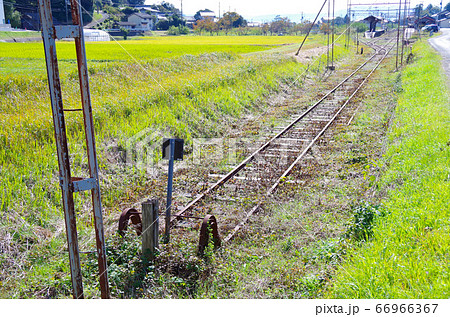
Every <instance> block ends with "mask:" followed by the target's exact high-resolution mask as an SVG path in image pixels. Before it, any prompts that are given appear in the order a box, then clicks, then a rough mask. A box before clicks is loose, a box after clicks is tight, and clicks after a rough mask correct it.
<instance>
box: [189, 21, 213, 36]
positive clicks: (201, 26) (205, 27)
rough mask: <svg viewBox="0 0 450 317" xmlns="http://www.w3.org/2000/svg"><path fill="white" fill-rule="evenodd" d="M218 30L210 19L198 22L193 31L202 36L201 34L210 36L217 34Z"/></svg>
mask: <svg viewBox="0 0 450 317" xmlns="http://www.w3.org/2000/svg"><path fill="white" fill-rule="evenodd" d="M218 30H219V26H218V24H217V23H215V22H214V21H213V20H211V19H205V20H198V21H197V22H195V24H194V31H197V32H199V33H200V34H202V32H209V33H210V34H211V35H213V33H214V32H218Z"/></svg>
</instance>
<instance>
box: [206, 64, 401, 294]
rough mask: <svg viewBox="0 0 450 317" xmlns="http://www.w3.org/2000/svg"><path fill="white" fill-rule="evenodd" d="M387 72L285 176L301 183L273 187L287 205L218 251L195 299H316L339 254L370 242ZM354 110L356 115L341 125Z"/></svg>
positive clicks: (386, 111)
mask: <svg viewBox="0 0 450 317" xmlns="http://www.w3.org/2000/svg"><path fill="white" fill-rule="evenodd" d="M392 67H393V64H392V60H391V61H390V62H389V63H387V64H385V65H384V66H382V67H381V68H380V69H379V70H378V71H377V73H375V77H373V78H372V79H371V80H370V81H369V83H368V85H367V86H366V89H365V90H364V93H362V94H360V97H359V98H360V99H357V100H355V101H354V102H352V104H351V105H350V107H349V109H348V111H346V113H345V114H344V118H343V119H342V120H341V121H340V123H339V124H337V125H335V127H334V128H333V129H332V130H330V131H329V132H328V133H327V135H326V136H325V138H324V139H325V141H324V142H322V143H321V144H319V146H318V147H317V149H316V150H317V151H315V153H319V154H317V155H320V156H321V160H319V161H318V162H316V163H314V164H310V165H309V166H307V167H304V168H303V169H302V170H297V171H296V172H295V173H294V175H293V176H292V177H289V178H288V179H287V181H293V180H299V181H300V184H295V183H286V184H285V185H284V186H283V187H282V188H280V190H279V196H277V198H275V199H276V200H277V199H281V197H287V199H286V200H287V201H276V202H273V203H269V204H267V205H266V206H265V207H264V208H263V210H262V211H261V212H260V213H259V214H258V215H257V216H255V217H254V218H252V219H251V220H250V222H249V223H248V225H247V226H246V227H245V228H244V230H242V232H240V233H239V234H238V236H237V237H236V238H235V239H234V240H233V242H232V244H230V245H228V246H225V247H224V248H223V249H222V250H221V251H219V252H218V253H217V255H216V257H215V262H216V266H215V267H214V271H213V274H212V275H211V276H209V277H208V278H207V279H205V280H203V281H202V282H201V284H200V285H199V290H198V294H197V297H201V298H317V297H321V296H323V293H324V289H325V286H326V285H327V284H328V283H329V281H330V280H331V279H332V276H333V274H334V270H335V268H336V267H338V265H339V263H340V262H341V261H342V257H343V256H345V254H347V252H351V250H352V249H353V248H354V247H355V246H357V245H359V244H361V243H364V241H366V239H370V236H371V235H372V233H373V226H374V224H375V223H376V222H377V221H378V219H380V218H383V217H385V211H384V209H383V208H382V207H380V206H378V205H377V196H375V197H374V196H373V191H372V190H371V188H372V186H373V184H374V182H375V180H376V178H377V175H378V173H379V166H378V164H377V162H378V160H379V159H380V158H381V153H382V152H383V147H384V143H383V139H384V137H383V136H384V135H385V133H386V130H387V127H388V124H389V120H390V117H391V113H392V108H393V107H392V105H393V104H394V102H395V100H394V99H393V96H394V94H395V90H394V88H392V87H393V83H394V80H395V78H392V77H389V76H388V73H389V71H390V70H392ZM386 78H388V79H387V80H386ZM386 91H389V92H391V93H389V94H386ZM358 106H360V110H359V111H360V113H359V114H358V116H357V117H356V119H355V121H354V122H353V124H352V125H350V126H347V125H346V123H347V122H348V120H349V118H350V117H351V116H352V115H353V114H354V111H355V110H356V108H357V107H358ZM368 131H370V132H368ZM320 162H321V163H320Z"/></svg>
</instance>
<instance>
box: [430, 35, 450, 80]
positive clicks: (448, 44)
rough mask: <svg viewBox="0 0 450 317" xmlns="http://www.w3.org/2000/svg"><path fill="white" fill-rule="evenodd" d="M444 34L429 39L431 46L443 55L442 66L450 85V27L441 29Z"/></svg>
mask: <svg viewBox="0 0 450 317" xmlns="http://www.w3.org/2000/svg"><path fill="white" fill-rule="evenodd" d="M441 32H442V35H441V36H438V37H433V38H431V39H429V40H428V41H429V42H430V44H431V46H433V48H434V49H435V50H437V51H438V52H439V53H440V54H441V55H442V66H443V67H444V70H445V73H446V74H447V77H448V79H449V80H448V82H447V83H448V84H449V85H450V29H441Z"/></svg>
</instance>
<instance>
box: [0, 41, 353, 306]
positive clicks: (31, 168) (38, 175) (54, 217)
mask: <svg viewBox="0 0 450 317" xmlns="http://www.w3.org/2000/svg"><path fill="white" fill-rule="evenodd" d="M300 39H301V38H300V37H298V38H296V37H223V38H221V37H177V38H170V37H167V38H161V37H158V38H157V39H156V38H155V39H153V38H150V39H144V40H140V41H121V42H119V43H116V42H109V43H89V44H87V48H86V49H87V54H88V59H89V61H88V64H89V74H90V86H91V95H92V102H93V116H94V124H95V129H96V138H97V153H98V156H99V166H100V173H101V189H102V195H103V197H102V198H103V204H104V206H105V212H106V219H108V217H109V216H112V215H115V214H117V212H118V209H117V205H118V203H119V202H124V201H132V200H133V197H135V196H136V195H138V193H139V192H140V191H142V190H143V187H145V186H144V185H143V184H145V183H146V182H148V181H149V179H150V176H149V175H146V174H145V173H142V172H136V173H131V174H129V173H128V172H125V171H123V170H121V169H120V168H119V167H117V166H115V165H112V164H111V162H110V158H111V154H114V155H119V156H120V155H122V154H123V151H124V149H125V148H126V144H127V141H128V140H129V139H130V138H132V137H133V136H135V135H136V134H139V133H140V132H141V131H144V130H146V129H150V130H151V131H166V133H168V134H171V135H172V136H176V137H180V138H184V139H185V140H186V142H187V150H188V151H189V149H190V144H191V142H192V139H193V138H194V137H217V136H221V135H224V134H225V133H226V132H227V129H228V126H229V125H231V124H233V123H236V122H238V121H239V120H240V119H241V118H242V117H243V116H246V115H249V114H251V113H260V112H262V111H263V110H264V108H265V107H266V106H267V102H266V101H265V99H266V98H267V97H268V96H270V95H271V94H274V93H277V92H278V91H279V90H280V89H281V88H280V87H281V85H286V84H291V83H293V82H294V81H295V79H296V78H297V76H298V75H299V74H300V73H301V72H303V71H304V70H305V69H306V65H303V64H301V63H298V62H297V61H295V60H294V59H293V58H292V57H291V56H289V55H288V54H287V53H286V52H284V51H283V50H281V51H280V50H270V49H271V48H278V47H280V46H282V47H285V46H286V45H288V44H294V43H295V42H296V41H297V42H299V41H300ZM323 39H324V38H323V37H321V36H316V37H315V38H311V40H310V41H309V42H308V47H307V48H312V47H317V46H321V45H322V43H323ZM286 47H287V46H286ZM57 49H58V57H59V58H60V65H59V66H60V72H61V83H62V87H63V101H64V104H65V107H66V108H76V107H79V103H80V100H79V86H78V72H77V67H76V62H75V60H74V58H75V49H74V45H73V43H70V42H59V43H58V47H57ZM259 51H261V52H264V53H261V54H259V53H257V52H259ZM255 52H256V54H248V53H255ZM336 52H337V55H338V56H340V55H343V54H345V53H346V50H344V49H343V48H338V49H337V50H336ZM0 56H1V57H0V72H1V74H2V76H1V78H0V160H1V161H0V162H1V165H0V178H1V180H2V182H1V183H0V236H1V237H2V238H4V239H7V241H8V248H9V249H8V250H12V251H11V252H7V253H2V254H1V255H0V261H1V267H2V270H1V273H0V281H2V284H3V285H6V284H7V285H9V286H8V287H6V288H2V290H1V292H0V297H24V296H25V297H29V296H33V295H32V294H31V293H32V292H31V293H27V292H28V291H26V290H25V289H22V288H21V287H20V286H17V283H19V284H20V283H26V281H27V279H28V278H31V277H30V276H34V277H33V278H37V279H38V280H39V281H36V283H37V284H38V285H40V283H43V284H46V281H47V280H48V276H46V274H47V275H48V274H50V275H51V274H53V272H54V271H53V269H52V264H51V263H49V262H48V261H43V259H42V258H41V256H40V255H39V256H38V255H36V254H35V253H34V252H35V250H37V249H40V248H46V247H45V246H44V245H46V246H49V245H52V244H56V245H59V247H58V248H61V247H63V246H64V243H63V241H64V236H62V235H60V234H59V233H60V232H61V230H64V229H63V223H62V219H63V214H62V206H61V193H60V188H59V185H58V166H57V160H56V150H55V144H54V132H53V124H52V116H51V107H50V100H49V96H48V84H47V78H46V70H45V62H44V52H43V46H42V43H0ZM299 84H300V82H297V85H299ZM66 127H67V134H68V139H69V148H70V154H71V162H72V175H74V176H83V175H85V173H86V160H87V159H86V153H85V148H84V132H83V124H82V118H81V116H80V114H77V113H67V114H66ZM111 151H112V152H113V153H112V152H111ZM75 197H76V198H75V199H76V211H77V213H78V216H79V219H78V227H79V228H78V230H79V232H80V239H81V240H82V241H83V239H87V240H89V239H91V238H92V236H93V233H92V226H91V221H92V220H91V218H90V217H91V216H90V211H89V204H86V199H87V198H88V195H87V194H86V193H81V194H77V195H76V196H75ZM55 232H56V233H58V234H55ZM41 233H42V234H44V236H40V234H41ZM89 236H91V238H89ZM8 239H9V240H8ZM5 241H6V240H5ZM33 250H34V251H33ZM54 252H55V250H51V249H46V251H45V252H43V254H44V255H45V256H50V254H52V253H54ZM33 254H34V255H33ZM19 255H20V257H21V260H20V263H21V264H20V265H18V266H17V265H12V263H16V262H17V259H16V258H15V257H17V256H19ZM56 256H57V255H56ZM57 258H58V259H60V258H59V257H58V256H57ZM56 262H58V261H56ZM63 262H64V261H63ZM64 263H65V265H68V264H67V262H64ZM31 265H33V271H32V272H29V273H28V272H27V271H28V269H29V268H30V266H31ZM43 267H46V268H45V270H43V271H44V272H41V271H40V270H41V269H43ZM54 269H56V268H54ZM64 270H65V271H67V266H64ZM39 272H40V273H39ZM36 276H37V277H36ZM65 276H67V274H66V275H65ZM40 286H42V285H40Z"/></svg>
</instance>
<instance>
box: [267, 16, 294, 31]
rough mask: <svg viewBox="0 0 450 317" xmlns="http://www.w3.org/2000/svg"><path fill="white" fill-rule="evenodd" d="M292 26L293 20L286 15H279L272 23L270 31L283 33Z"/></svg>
mask: <svg viewBox="0 0 450 317" xmlns="http://www.w3.org/2000/svg"><path fill="white" fill-rule="evenodd" d="M290 26H291V20H289V19H288V18H286V17H280V16H279V15H277V16H276V17H275V19H274V20H273V21H272V23H270V32H272V33H276V34H281V33H286V31H287V29H288V28H289V27H290Z"/></svg>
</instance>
